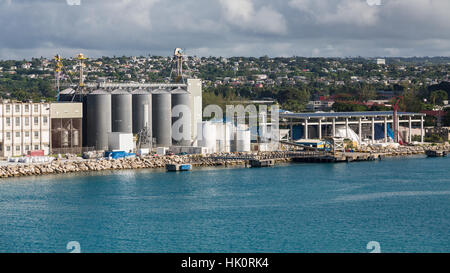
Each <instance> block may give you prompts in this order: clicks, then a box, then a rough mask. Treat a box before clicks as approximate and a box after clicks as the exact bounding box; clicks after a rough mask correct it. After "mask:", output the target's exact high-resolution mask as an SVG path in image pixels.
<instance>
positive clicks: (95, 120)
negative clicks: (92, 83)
mask: <svg viewBox="0 0 450 273" xmlns="http://www.w3.org/2000/svg"><path fill="white" fill-rule="evenodd" d="M86 110H87V132H86V135H87V145H88V147H94V148H95V149H96V150H107V149H108V134H109V133H110V132H111V94H110V93H108V92H105V91H103V90H96V91H93V92H92V93H90V94H88V95H87V103H86Z"/></svg>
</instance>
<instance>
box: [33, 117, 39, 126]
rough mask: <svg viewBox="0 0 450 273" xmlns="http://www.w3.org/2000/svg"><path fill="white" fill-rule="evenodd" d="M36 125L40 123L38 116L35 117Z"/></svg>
mask: <svg viewBox="0 0 450 273" xmlns="http://www.w3.org/2000/svg"><path fill="white" fill-rule="evenodd" d="M34 125H36V126H38V125H39V118H38V117H35V118H34Z"/></svg>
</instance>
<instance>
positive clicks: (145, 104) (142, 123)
mask: <svg viewBox="0 0 450 273" xmlns="http://www.w3.org/2000/svg"><path fill="white" fill-rule="evenodd" d="M131 96H132V102H133V134H138V133H140V132H141V131H142V130H143V129H144V128H145V127H146V126H147V128H148V129H149V132H150V134H151V131H152V94H151V93H150V92H147V91H145V90H142V89H137V90H134V91H133V92H131Z"/></svg>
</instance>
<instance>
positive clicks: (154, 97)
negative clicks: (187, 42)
mask: <svg viewBox="0 0 450 273" xmlns="http://www.w3.org/2000/svg"><path fill="white" fill-rule="evenodd" d="M190 99H191V98H190V94H189V93H188V92H187V91H186V90H185V89H182V88H177V89H174V90H168V89H161V88H159V89H155V90H153V91H147V90H144V89H136V90H134V91H132V92H129V91H127V90H123V89H117V90H114V91H112V92H111V91H106V90H96V91H93V92H91V93H89V94H88V95H87V96H85V103H83V104H84V106H83V107H84V109H83V110H84V111H83V112H84V113H85V114H84V117H85V119H86V122H85V124H86V130H85V131H84V132H85V133H86V135H85V139H86V143H85V145H86V146H87V147H94V148H95V149H96V150H108V135H109V134H110V133H124V134H134V135H140V134H142V133H145V134H146V137H147V138H148V139H149V143H151V142H152V140H154V141H153V145H154V146H156V147H170V146H172V145H176V146H191V145H192V141H191V139H192V137H191V129H192V128H191V116H190V115H191V109H190ZM176 106H182V109H183V110H182V112H181V113H179V115H176V116H174V117H172V109H173V108H174V107H176ZM175 109H176V108H175ZM181 118H184V120H182V121H183V122H180V119H181ZM177 121H179V122H178V123H177V124H182V126H181V127H180V126H179V127H178V128H177V129H178V130H179V131H178V133H181V134H183V136H184V137H182V138H180V139H177V140H173V139H172V125H174V123H176V122H177ZM148 145H150V144H148ZM146 148H150V146H148V147H146Z"/></svg>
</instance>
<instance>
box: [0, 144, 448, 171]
mask: <svg viewBox="0 0 450 273" xmlns="http://www.w3.org/2000/svg"><path fill="white" fill-rule="evenodd" d="M426 150H446V151H449V150H450V146H449V145H448V144H445V145H421V146H401V147H399V148H395V149H392V148H386V147H384V148H383V147H376V146H368V147H365V148H364V149H363V150H360V151H359V152H367V153H378V154H383V155H384V156H408V155H415V154H424V153H425V151H426ZM248 157H257V158H259V159H274V160H275V162H276V163H288V162H291V158H290V157H289V152H282V151H280V152H260V153H233V154H212V155H208V156H202V155H183V156H178V155H174V156H143V157H134V158H124V159H117V160H108V159H88V160H83V159H72V160H61V159H57V160H54V161H53V162H51V163H45V164H10V165H5V166H0V178H9V177H22V176H38V175H47V174H66V173H79V172H91V171H92V172H93V171H106V170H131V169H155V168H164V167H165V166H166V164H180V163H189V164H192V166H194V167H208V166H210V167H213V166H245V165H246V162H247V159H246V158H248Z"/></svg>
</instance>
